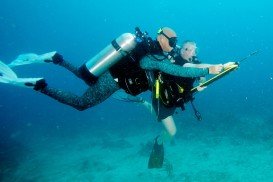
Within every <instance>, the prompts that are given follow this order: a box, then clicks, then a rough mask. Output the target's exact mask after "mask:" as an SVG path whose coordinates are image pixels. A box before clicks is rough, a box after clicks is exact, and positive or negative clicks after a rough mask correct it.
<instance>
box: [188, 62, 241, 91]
mask: <svg viewBox="0 0 273 182" xmlns="http://www.w3.org/2000/svg"><path fill="white" fill-rule="evenodd" d="M238 66H239V65H238V64H233V65H230V66H228V67H227V68H225V70H224V71H222V72H221V73H219V74H218V75H216V76H214V77H212V78H211V79H209V80H207V81H206V82H204V83H201V84H200V85H198V86H197V87H204V86H208V85H210V84H212V83H213V82H215V81H216V80H219V79H220V78H223V77H224V76H226V75H227V74H228V73H230V72H232V71H234V70H235V69H236V68H238ZM197 87H194V88H192V89H191V93H195V92H197Z"/></svg>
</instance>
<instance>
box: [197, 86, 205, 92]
mask: <svg viewBox="0 0 273 182" xmlns="http://www.w3.org/2000/svg"><path fill="white" fill-rule="evenodd" d="M206 88H207V86H203V87H202V86H198V87H197V91H198V92H201V91H203V90H205V89H206Z"/></svg>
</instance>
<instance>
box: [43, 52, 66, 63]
mask: <svg viewBox="0 0 273 182" xmlns="http://www.w3.org/2000/svg"><path fill="white" fill-rule="evenodd" d="M63 61H64V59H63V56H62V55H60V54H59V53H55V54H54V56H52V58H51V59H47V60H45V62H46V63H51V62H53V63H54V64H61V63H62V62H63Z"/></svg>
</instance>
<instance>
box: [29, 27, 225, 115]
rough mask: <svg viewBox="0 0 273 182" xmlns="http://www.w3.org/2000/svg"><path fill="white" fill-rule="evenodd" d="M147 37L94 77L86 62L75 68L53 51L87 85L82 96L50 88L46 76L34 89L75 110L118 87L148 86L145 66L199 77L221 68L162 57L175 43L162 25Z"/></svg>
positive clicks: (56, 60)
mask: <svg viewBox="0 0 273 182" xmlns="http://www.w3.org/2000/svg"><path fill="white" fill-rule="evenodd" d="M148 41H149V42H147V41H143V42H141V43H139V44H137V45H136V47H135V48H134V49H133V50H132V51H131V52H130V53H129V54H128V55H126V56H124V57H122V58H121V60H120V61H119V62H117V63H116V64H115V65H114V66H112V67H110V69H109V70H106V71H105V72H103V73H102V74H101V75H99V76H98V77H97V78H94V75H92V74H91V76H90V73H89V69H88V68H87V66H86V65H87V64H85V65H83V66H82V67H81V68H80V69H78V68H76V67H74V66H73V65H71V64H70V63H68V62H66V61H65V60H64V59H63V58H62V56H61V55H59V54H55V55H54V56H53V57H52V61H53V63H55V64H58V65H60V66H62V67H64V68H66V69H68V70H69V71H71V72H73V73H74V74H75V75H76V76H78V77H79V78H81V79H83V80H84V81H85V82H86V83H87V84H88V85H89V86H90V87H89V88H88V89H87V91H86V92H85V93H84V94H83V95H82V96H76V95H74V94H72V93H68V92H65V91H62V90H59V89H55V88H51V87H49V86H48V85H47V84H46V82H45V80H40V81H38V82H37V84H36V85H35V87H34V89H35V90H38V91H40V92H41V93H43V94H45V95H48V96H50V97H52V98H54V99H56V100H58V101H59V102H61V103H64V104H67V105H70V106H72V107H74V108H76V109H78V110H85V109H87V108H89V107H92V106H95V105H97V104H99V103H101V102H103V101H104V100H106V99H107V98H108V97H110V96H111V95H112V94H113V93H114V92H116V91H117V90H119V89H124V90H125V91H126V92H127V93H129V94H131V95H137V94H139V93H141V92H144V91H146V90H148V89H149V80H148V79H147V73H146V72H145V70H159V71H162V72H164V73H168V74H171V75H175V76H180V77H181V76H183V77H200V76H204V75H207V74H209V73H212V74H217V73H219V71H221V69H222V66H221V65H220V66H218V67H211V68H210V69H208V68H205V69H195V68H183V67H181V66H177V65H173V64H171V63H170V62H169V60H165V59H166V57H165V55H164V52H171V51H172V50H173V48H174V47H175V46H176V33H175V32H174V31H173V30H172V29H170V28H167V27H165V28H162V29H161V30H160V32H159V33H158V36H157V40H151V39H150V38H149V39H148ZM147 44H148V45H147ZM158 57H159V58H158ZM159 59H161V60H160V61H159ZM163 59H164V60H163Z"/></svg>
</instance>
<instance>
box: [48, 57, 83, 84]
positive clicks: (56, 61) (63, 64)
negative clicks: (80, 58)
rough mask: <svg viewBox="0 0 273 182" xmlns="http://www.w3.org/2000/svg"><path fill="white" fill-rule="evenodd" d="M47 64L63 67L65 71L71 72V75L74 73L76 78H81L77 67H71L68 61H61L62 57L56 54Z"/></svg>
mask: <svg viewBox="0 0 273 182" xmlns="http://www.w3.org/2000/svg"><path fill="white" fill-rule="evenodd" d="M48 62H53V63H54V64H56V65H60V66H61V67H64V68H65V69H67V70H68V71H71V72H72V73H74V74H75V75H76V76H77V77H79V78H81V79H82V76H81V74H80V72H79V69H78V67H76V66H74V65H72V64H71V63H69V62H68V61H66V60H64V59H63V56H62V55H60V54H58V53H56V54H55V55H54V56H53V57H52V61H48Z"/></svg>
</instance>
